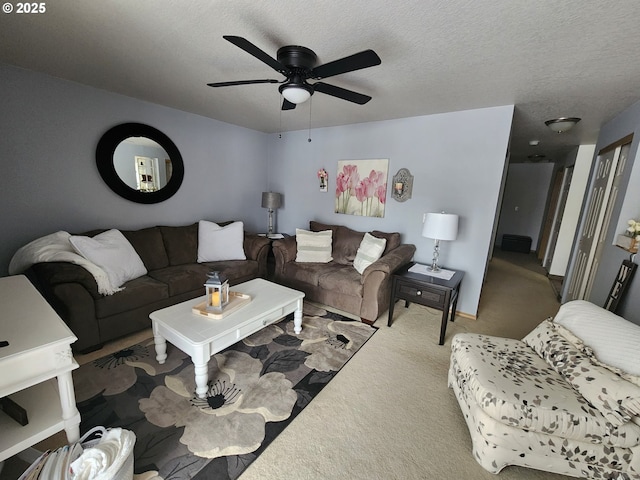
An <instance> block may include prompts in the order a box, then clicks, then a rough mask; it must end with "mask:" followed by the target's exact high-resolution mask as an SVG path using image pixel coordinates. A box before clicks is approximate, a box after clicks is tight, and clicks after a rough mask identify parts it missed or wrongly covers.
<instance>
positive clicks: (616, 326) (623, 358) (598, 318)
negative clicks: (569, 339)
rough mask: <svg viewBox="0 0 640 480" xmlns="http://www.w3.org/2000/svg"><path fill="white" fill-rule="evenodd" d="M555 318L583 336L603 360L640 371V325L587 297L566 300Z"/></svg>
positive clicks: (596, 354) (633, 370) (626, 370)
mask: <svg viewBox="0 0 640 480" xmlns="http://www.w3.org/2000/svg"><path fill="white" fill-rule="evenodd" d="M553 321H554V322H555V323H557V324H559V325H562V326H563V327H565V328H566V329H567V330H570V331H571V333H573V334H574V335H575V336H576V337H578V338H579V339H580V340H582V342H583V343H584V344H585V345H586V346H587V347H590V348H591V350H593V353H594V355H595V356H596V358H597V359H598V360H599V361H601V362H602V363H605V364H607V365H611V366H612V367H616V368H619V369H620V370H623V371H625V372H627V373H630V374H632V375H640V349H639V348H638V345H640V325H636V324H635V323H632V322H630V321H628V320H625V319H624V318H622V317H619V316H618V315H616V314H615V313H612V312H610V311H608V310H605V309H604V308H602V307H599V306H597V305H594V304H593V303H590V302H587V301H585V300H573V301H571V302H567V303H565V304H564V305H562V306H561V307H560V309H559V310H558V313H557V314H556V316H555V318H554V319H553Z"/></svg>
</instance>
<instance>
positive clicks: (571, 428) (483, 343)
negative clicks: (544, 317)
mask: <svg viewBox="0 0 640 480" xmlns="http://www.w3.org/2000/svg"><path fill="white" fill-rule="evenodd" d="M451 352H452V353H451V363H452V365H453V368H455V369H456V370H457V371H458V374H457V379H456V381H457V382H458V383H459V384H460V385H465V388H467V389H468V392H469V395H470V396H472V397H473V400H474V401H475V402H476V403H477V404H478V405H479V407H480V408H482V410H484V411H485V412H486V413H487V414H488V415H489V416H491V417H492V418H494V419H496V420H498V421H499V422H502V423H504V424H506V425H511V426H513V427H517V428H520V429H525V430H532V431H535V432H540V433H547V434H551V435H557V436H559V437H568V438H574V439H580V440H586V441H588V442H591V443H607V444H609V445H614V446H620V447H631V446H635V445H637V444H638V443H639V442H640V427H638V426H637V425H635V424H633V423H625V424H624V425H621V426H617V427H616V426H614V425H612V424H611V423H610V422H608V421H607V420H606V419H605V418H604V417H603V416H602V414H601V413H600V412H599V411H598V410H597V409H596V408H594V407H593V406H592V405H590V404H589V402H587V400H586V399H585V398H584V397H583V396H582V395H580V393H579V392H578V391H577V390H575V389H574V388H572V387H571V385H570V384H569V383H568V382H567V381H566V380H565V379H564V377H562V376H561V375H560V374H559V373H558V372H556V371H555V370H554V369H553V368H552V367H551V366H550V365H549V364H547V362H545V361H544V360H543V359H542V358H540V357H539V356H538V355H537V354H536V353H535V352H534V351H533V350H532V349H531V348H530V347H529V346H527V345H526V344H525V343H524V342H522V341H520V340H514V339H510V338H499V337H492V336H487V335H480V334H472V333H461V334H457V335H455V336H454V337H453V339H452V341H451Z"/></svg>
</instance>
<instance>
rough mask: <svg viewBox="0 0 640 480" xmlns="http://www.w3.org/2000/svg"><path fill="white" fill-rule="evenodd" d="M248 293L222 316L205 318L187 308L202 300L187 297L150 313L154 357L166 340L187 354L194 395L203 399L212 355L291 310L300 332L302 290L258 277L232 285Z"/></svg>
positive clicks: (163, 348)
mask: <svg viewBox="0 0 640 480" xmlns="http://www.w3.org/2000/svg"><path fill="white" fill-rule="evenodd" d="M232 290H233V291H238V292H242V293H246V294H248V295H250V296H251V302H250V303H248V304H247V305H245V306H243V307H242V308H240V309H239V310H237V311H235V312H233V313H230V314H229V315H228V316H227V317H224V318H222V319H219V320H217V319H212V318H207V317H204V316H201V315H198V314H195V313H192V311H191V309H192V307H193V306H194V305H197V304H198V303H200V302H203V301H204V300H205V296H204V295H203V296H202V297H200V298H194V299H192V300H187V301H186V302H182V303H178V304H176V305H172V306H170V307H167V308H163V309H162V310H158V311H155V312H152V313H151V315H149V317H150V318H151V321H152V323H153V335H154V341H155V347H156V359H157V360H158V363H160V364H162V363H164V361H165V360H166V358H167V341H169V342H170V343H172V344H173V345H175V346H176V347H178V348H179V349H180V350H182V351H183V352H185V353H186V354H188V355H189V356H190V357H191V359H192V361H193V365H194V367H195V381H196V394H197V395H198V396H199V397H200V398H206V394H207V382H208V380H209V378H208V373H207V364H208V363H209V359H210V358H211V356H212V355H215V354H216V353H218V352H220V351H222V350H224V349H225V348H227V347H229V346H231V345H233V344H234V343H236V342H238V341H240V340H242V339H243V338H246V337H248V336H249V335H251V334H252V333H255V332H257V331H258V330H260V329H261V328H264V327H265V326H267V325H269V324H271V323H273V322H275V321H277V320H280V319H281V318H283V317H285V316H286V315H288V314H290V313H292V312H293V314H294V331H295V333H300V332H301V331H302V299H303V298H304V293H303V292H298V291H297V290H293V289H291V288H288V287H283V286H282V285H278V284H276V283H271V282H268V281H266V280H263V279H261V278H258V279H255V280H249V281H248V282H245V283H241V284H239V285H236V286H234V287H232Z"/></svg>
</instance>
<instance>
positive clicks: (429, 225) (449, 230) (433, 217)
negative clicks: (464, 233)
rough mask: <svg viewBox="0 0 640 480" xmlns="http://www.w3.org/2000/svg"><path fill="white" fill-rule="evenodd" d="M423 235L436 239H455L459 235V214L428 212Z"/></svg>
mask: <svg viewBox="0 0 640 480" xmlns="http://www.w3.org/2000/svg"><path fill="white" fill-rule="evenodd" d="M422 236H423V237H427V238H433V239H434V240H455V239H456V237H457V236H458V215H455V214H453V213H427V215H426V217H425V221H424V226H423V227H422Z"/></svg>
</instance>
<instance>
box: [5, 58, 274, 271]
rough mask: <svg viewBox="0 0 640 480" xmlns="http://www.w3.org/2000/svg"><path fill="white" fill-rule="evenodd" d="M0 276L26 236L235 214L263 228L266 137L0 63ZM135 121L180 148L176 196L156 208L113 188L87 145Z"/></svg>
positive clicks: (226, 217) (233, 216) (175, 222)
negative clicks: (180, 169) (181, 171)
mask: <svg viewBox="0 0 640 480" xmlns="http://www.w3.org/2000/svg"><path fill="white" fill-rule="evenodd" d="M0 111H1V112H2V114H1V115H0V159H1V160H0V161H1V162H2V174H1V176H0V204H1V205H2V207H1V210H0V225H1V226H2V228H1V229H0V275H6V274H7V267H8V263H9V260H10V259H11V256H12V255H13V253H14V252H15V251H16V250H17V249H18V248H19V247H20V246H22V245H24V244H25V243H27V242H29V241H31V240H33V239H35V238H37V237H40V236H42V235H46V234H49V233H52V232H55V231H58V230H66V231H69V232H76V233H79V232H84V231H87V230H90V229H93V228H111V227H113V228H123V229H126V228H132V229H136V228H142V227H145V226H152V225H159V224H164V225H186V224H190V223H192V222H195V221H197V220H200V219H210V220H220V221H222V220H230V219H242V220H244V221H245V223H246V224H247V227H248V228H249V229H251V230H256V229H258V228H262V224H263V223H264V221H263V220H264V216H263V212H262V211H261V209H260V207H259V206H260V195H261V192H262V191H263V190H264V189H265V187H266V186H267V165H266V163H267V162H266V154H265V151H266V149H267V144H268V136H267V135H266V134H263V133H260V132H256V131H253V130H249V129H245V128H241V127H237V126H233V125H229V124H225V123H222V122H218V121H215V120H211V119H208V118H204V117H200V116H197V115H193V114H190V113H185V112H182V111H178V110H174V109H170V108H166V107H161V106H158V105H154V104H150V103H145V102H141V101H138V100H134V99H131V98H128V97H124V96H121V95H115V94H112V93H108V92H105V91H102V90H97V89H94V88H90V87H85V86H82V85H79V84H75V83H71V82H67V81H62V80H58V79H55V78H52V77H48V76H45V75H41V74H38V73H34V72H30V71H27V70H21V69H17V68H14V67H9V66H3V65H1V64H0ZM125 122H140V123H146V124H148V125H151V126H153V127H155V128H157V129H158V130H160V131H162V132H163V133H165V134H166V135H167V136H168V137H169V138H171V139H172V140H173V142H174V143H175V144H176V146H177V147H178V149H179V150H180V152H181V154H182V157H183V159H184V163H185V177H184V182H183V184H182V187H181V188H180V190H179V191H178V193H177V194H176V195H175V196H173V197H172V198H170V199H169V200H167V201H165V202H162V203H159V204H155V205H141V204H137V203H132V202H129V201H128V200H125V199H123V198H121V197H119V196H117V195H116V194H115V193H113V192H112V191H111V190H110V189H109V188H108V187H107V186H106V185H105V183H104V182H103V181H102V178H101V177H100V176H99V174H98V170H97V168H96V165H95V148H96V144H97V142H98V140H99V139H100V137H101V136H102V134H103V133H104V132H106V131H107V130H108V129H109V128H111V127H113V126H114V125H117V124H120V123H125Z"/></svg>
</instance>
